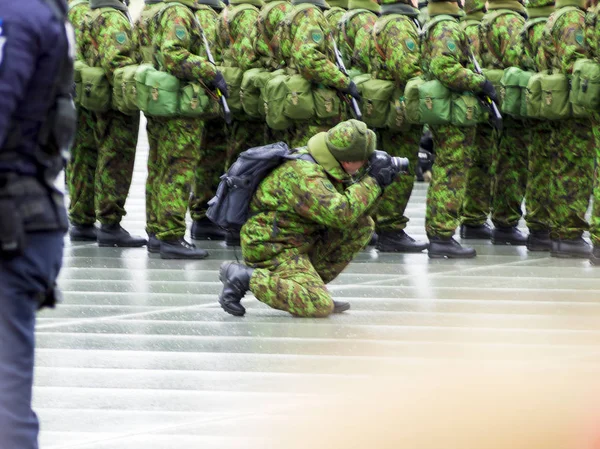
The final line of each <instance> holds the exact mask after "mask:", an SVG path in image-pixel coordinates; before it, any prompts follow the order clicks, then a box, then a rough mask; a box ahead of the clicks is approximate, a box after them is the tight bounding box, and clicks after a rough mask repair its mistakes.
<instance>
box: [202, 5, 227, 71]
mask: <svg viewBox="0 0 600 449" xmlns="http://www.w3.org/2000/svg"><path fill="white" fill-rule="evenodd" d="M196 18H197V19H198V22H200V26H201V27H202V29H203V30H204V34H205V35H206V39H207V40H208V43H209V45H210V51H211V52H212V54H213V57H214V58H215V61H216V62H217V64H218V63H219V62H220V61H222V59H223V58H222V57H221V49H220V47H219V46H218V45H217V44H216V42H217V20H218V15H217V14H216V13H215V12H214V11H212V10H208V9H199V10H198V11H196Z"/></svg>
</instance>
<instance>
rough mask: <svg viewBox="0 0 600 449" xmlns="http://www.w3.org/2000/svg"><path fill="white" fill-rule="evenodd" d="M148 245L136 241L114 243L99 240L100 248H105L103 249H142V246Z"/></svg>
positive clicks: (144, 242)
mask: <svg viewBox="0 0 600 449" xmlns="http://www.w3.org/2000/svg"><path fill="white" fill-rule="evenodd" d="M144 245H146V241H145V240H144V241H141V242H136V241H132V242H117V241H113V242H111V241H110V240H103V241H101V240H98V246H100V247H103V248H141V247H142V246H144Z"/></svg>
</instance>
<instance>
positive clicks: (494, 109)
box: [469, 50, 502, 131]
mask: <svg viewBox="0 0 600 449" xmlns="http://www.w3.org/2000/svg"><path fill="white" fill-rule="evenodd" d="M469 53H470V56H471V61H472V62H473V66H475V73H478V74H480V75H483V71H482V70H481V66H480V65H479V63H478V62H477V59H476V58H475V55H474V54H473V50H469ZM484 103H486V106H487V107H488V108H489V109H490V112H491V113H492V125H493V126H494V128H496V129H497V130H498V131H502V114H500V110H499V109H498V105H497V104H496V102H495V101H492V99H491V98H490V97H488V96H487V95H486V96H485V98H484Z"/></svg>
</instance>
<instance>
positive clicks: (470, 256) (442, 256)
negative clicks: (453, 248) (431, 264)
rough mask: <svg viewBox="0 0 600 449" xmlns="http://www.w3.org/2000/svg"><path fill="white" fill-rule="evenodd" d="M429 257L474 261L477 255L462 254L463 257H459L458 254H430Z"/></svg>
mask: <svg viewBox="0 0 600 449" xmlns="http://www.w3.org/2000/svg"><path fill="white" fill-rule="evenodd" d="M428 256H429V258H430V259H473V258H475V257H476V256H477V253H474V254H470V253H468V254H461V255H458V254H439V253H434V254H431V253H429V254H428Z"/></svg>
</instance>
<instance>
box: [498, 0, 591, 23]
mask: <svg viewBox="0 0 600 449" xmlns="http://www.w3.org/2000/svg"><path fill="white" fill-rule="evenodd" d="M584 1H585V0H584ZM499 9H509V10H511V11H515V12H518V13H519V14H521V15H522V16H523V17H525V18H526V19H527V9H526V8H525V6H524V5H523V4H522V3H521V2H519V1H517V0H501V1H495V0H494V1H491V2H489V4H488V11H497V10H499Z"/></svg>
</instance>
